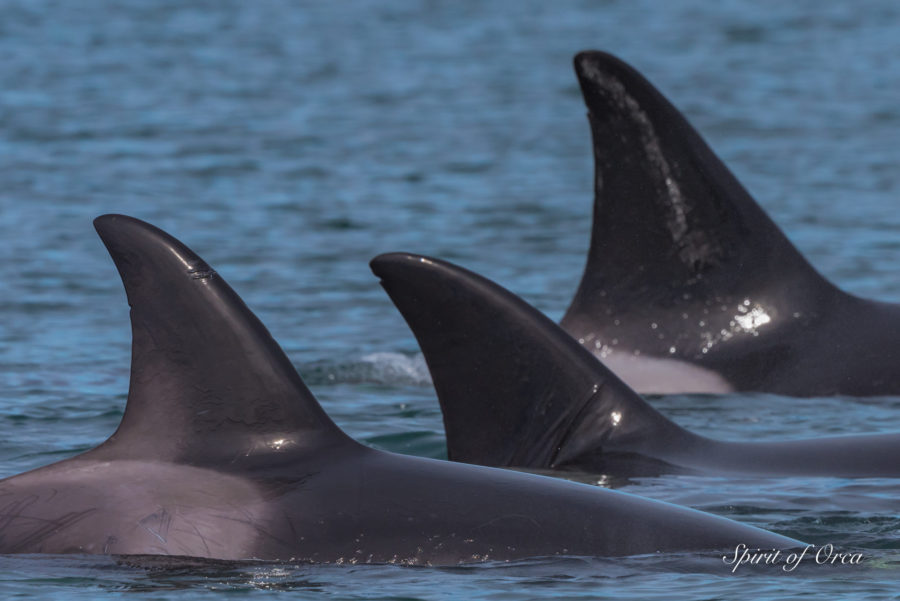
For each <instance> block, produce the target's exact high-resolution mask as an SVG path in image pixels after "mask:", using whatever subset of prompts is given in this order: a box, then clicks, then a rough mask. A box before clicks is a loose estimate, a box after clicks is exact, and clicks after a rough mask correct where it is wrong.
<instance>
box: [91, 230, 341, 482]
mask: <svg viewBox="0 0 900 601" xmlns="http://www.w3.org/2000/svg"><path fill="white" fill-rule="evenodd" d="M94 227H95V228H96V229H97V233H98V234H99V235H100V238H101V239H102V240H103V243H104V244H105V245H106V248H107V249H108V250H109V253H110V255H111V256H112V258H113V261H114V262H115V264H116V267H117V269H118V271H119V274H120V275H121V277H122V282H123V283H124V285H125V291H126V293H127V296H128V304H129V305H130V306H131V326H132V358H131V384H130V388H129V391H128V402H127V405H126V408H125V415H124V416H123V418H122V422H121V424H120V426H119V429H118V430H117V431H116V433H115V434H114V435H113V436H112V437H111V438H110V439H109V441H107V443H105V444H104V445H102V446H101V447H98V449H97V450H95V451H94V453H98V454H103V453H113V454H114V455H115V457H116V458H123V457H135V458H148V457H151V458H157V459H166V460H170V461H175V462H185V463H191V464H203V463H205V462H208V461H212V462H221V460H223V459H228V460H230V461H244V460H245V459H247V458H249V459H248V460H249V461H252V457H253V455H256V454H260V453H263V452H268V451H282V450H283V451H297V450H303V449H307V448H311V447H315V446H317V445H326V444H333V443H335V442H338V441H344V440H350V439H349V438H348V437H346V435H345V434H344V433H343V432H342V431H341V430H340V429H339V428H338V427H337V426H336V425H335V424H334V423H333V422H332V421H331V419H330V418H329V417H328V416H327V415H326V414H325V412H324V410H323V409H322V408H321V406H320V405H319V403H318V402H317V401H316V399H315V397H313V395H312V393H311V392H310V391H309V389H307V387H306V385H305V384H304V383H303V381H302V380H301V379H300V376H299V374H298V373H297V371H296V370H295V369H294V367H293V365H292V364H291V362H290V360H289V359H288V358H287V357H286V356H285V354H284V352H283V351H282V350H281V348H280V347H279V346H278V343H276V342H275V340H273V339H272V336H271V335H270V334H269V332H268V331H267V330H266V328H265V326H263V324H262V323H261V322H260V321H259V319H257V317H256V316H255V315H254V314H253V313H252V312H251V311H250V310H249V309H248V308H247V306H246V305H245V304H244V303H243V301H242V300H241V299H240V297H239V296H238V295H237V294H236V293H235V292H234V290H232V289H231V287H230V286H229V285H228V284H227V283H226V282H225V280H223V279H222V278H221V277H220V276H219V275H218V274H217V273H216V272H215V271H213V270H212V269H211V268H210V267H209V266H208V265H207V264H206V263H205V262H204V261H203V260H202V259H201V258H200V257H198V256H197V255H196V254H195V253H194V252H193V251H191V250H190V249H189V248H188V247H186V246H185V245H184V244H182V243H181V242H179V241H178V240H176V239H175V238H173V237H172V236H170V235H168V234H166V233H165V232H163V231H162V230H159V229H157V228H156V227H154V226H152V225H150V224H147V223H144V222H143V221H140V220H138V219H134V218H131V217H126V216H123V215H104V216H102V217H98V218H97V219H96V220H95V221H94Z"/></svg>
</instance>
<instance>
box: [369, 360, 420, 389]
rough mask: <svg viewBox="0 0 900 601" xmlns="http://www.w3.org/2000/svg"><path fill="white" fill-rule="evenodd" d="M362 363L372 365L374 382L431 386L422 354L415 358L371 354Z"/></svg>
mask: <svg viewBox="0 0 900 601" xmlns="http://www.w3.org/2000/svg"><path fill="white" fill-rule="evenodd" d="M362 361H364V362H365V363H369V364H371V365H372V367H373V370H374V373H373V374H372V377H373V379H374V380H376V381H378V382H383V383H386V384H387V383H390V384H418V385H423V386H424V385H428V384H431V374H430V373H429V372H428V366H427V365H426V364H425V357H424V356H423V355H422V353H417V354H415V355H413V356H409V355H403V354H401V353H388V352H383V353H370V354H368V355H365V356H363V357H362Z"/></svg>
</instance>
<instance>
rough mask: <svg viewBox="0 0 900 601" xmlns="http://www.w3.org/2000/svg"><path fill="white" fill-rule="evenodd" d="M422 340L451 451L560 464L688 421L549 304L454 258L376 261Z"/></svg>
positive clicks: (626, 447) (624, 447)
mask: <svg viewBox="0 0 900 601" xmlns="http://www.w3.org/2000/svg"><path fill="white" fill-rule="evenodd" d="M370 266H371V268H372V271H373V272H374V273H375V275H376V276H378V277H379V278H380V279H381V285H382V287H384V289H385V291H386V292H387V293H388V296H390V298H391V300H392V301H393V302H394V304H395V305H396V306H397V308H398V309H399V310H400V313H401V314H402V315H403V317H404V319H405V320H406V322H407V323H408V324H409V327H410V329H411V330H412V332H413V334H415V337H416V339H417V340H418V342H419V346H420V347H421V348H422V352H423V353H424V355H425V361H426V362H427V364H428V369H429V371H430V372H431V376H432V379H433V381H434V386H435V389H436V390H437V395H438V400H439V402H440V404H441V410H442V412H443V415H444V426H445V429H446V434H447V450H448V455H449V457H450V459H452V460H454V461H462V462H467V463H480V464H484V465H494V466H522V467H534V468H543V467H547V468H549V467H558V466H560V465H563V464H567V463H572V462H574V461H576V460H577V458H578V457H579V456H581V455H582V454H584V453H591V452H597V451H598V450H602V449H606V448H615V449H616V450H619V451H634V452H639V451H641V450H642V449H646V448H647V447H648V446H650V447H652V446H653V444H654V442H653V441H654V440H659V439H662V438H663V436H661V433H662V432H663V431H664V432H665V433H666V434H667V439H669V440H671V439H672V435H673V433H681V432H684V431H683V430H682V429H681V428H680V427H679V426H677V425H675V424H673V423H672V422H671V421H669V420H668V419H666V418H665V417H664V416H662V415H661V414H660V413H659V412H657V411H656V410H655V409H653V408H652V407H651V406H650V405H648V404H647V403H646V402H645V401H644V400H643V399H642V398H641V397H640V396H638V395H637V394H636V393H634V392H633V391H632V390H630V389H629V388H628V387H627V386H626V385H625V384H623V383H622V381H621V380H619V379H618V378H617V377H616V376H615V375H613V374H612V372H610V371H609V370H608V369H606V367H604V366H603V365H602V364H601V363H600V362H599V361H598V360H596V359H595V358H594V357H593V356H592V355H591V354H590V353H589V352H588V351H587V350H586V349H584V348H583V347H582V346H580V345H579V344H578V343H577V342H575V340H573V339H572V338H571V337H570V336H569V335H568V334H566V333H565V332H564V331H563V330H562V329H561V328H560V327H559V326H558V325H556V324H555V323H553V322H552V321H551V320H550V319H548V318H547V317H545V316H544V315H543V314H541V313H540V312H539V311H538V310H537V309H535V308H534V307H532V306H531V305H529V304H528V303H526V302H525V301H523V300H522V299H520V298H519V297H517V296H515V295H514V294H512V293H511V292H509V291H508V290H505V289H504V288H501V287H500V286H498V285H497V284H495V283H494V282H492V281H490V280H488V279H486V278H483V277H481V276H479V275H477V274H475V273H472V272H470V271H467V270H465V269H462V268H461V267H458V266H456V265H453V264H451V263H447V262H445V261H440V260H437V259H432V258H428V257H422V256H418V255H411V254H405V253H391V254H385V255H380V256H378V257H376V258H375V259H373V260H372V262H371V264H370Z"/></svg>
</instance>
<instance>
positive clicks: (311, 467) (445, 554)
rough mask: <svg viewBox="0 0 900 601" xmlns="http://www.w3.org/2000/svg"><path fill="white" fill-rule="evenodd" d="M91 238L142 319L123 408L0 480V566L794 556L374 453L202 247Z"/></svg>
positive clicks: (599, 494)
mask: <svg viewBox="0 0 900 601" xmlns="http://www.w3.org/2000/svg"><path fill="white" fill-rule="evenodd" d="M95 227H96V229H97V231H98V233H99V234H100V237H101V239H102V240H103V242H104V243H105V245H106V247H107V249H108V250H109V252H110V254H111V255H112V258H113V260H114V261H115V264H116V267H117V268H118V270H119V273H120V275H121V277H122V281H123V282H124V285H125V289H126V293H127V296H128V303H129V305H130V306H131V324H132V336H133V338H132V340H133V342H132V362H131V382H130V387H129V392H128V400H127V403H126V408H125V413H124V416H123V417H122V421H121V424H120V426H119V428H118V429H117V430H116V432H115V433H114V434H113V435H112V436H111V437H110V438H109V439H108V440H107V441H106V442H104V443H102V444H101V445H100V446H98V447H96V448H94V449H92V450H90V451H87V452H85V453H83V454H81V455H78V456H75V457H73V458H70V459H67V460H64V461H60V462H58V463H54V464H52V465H49V466H46V467H42V468H39V469H36V470H33V471H30V472H26V473H24V474H19V475H16V476H12V477H10V478H7V479H4V480H2V481H0V553H3V554H10V553H53V554H57V553H81V554H111V555H163V556H189V557H202V558H214V559H221V560H248V559H260V560H292V561H310V562H338V563H341V562H346V563H356V562H373V563H381V562H389V563H393V562H396V563H403V564H435V565H437V564H456V563H458V562H471V561H479V560H485V559H491V560H504V559H515V558H520V557H526V556H539V555H554V554H569V555H590V556H621V555H631V554H644V553H651V552H655V551H674V550H703V549H732V550H733V549H734V548H735V546H736V545H737V544H740V543H744V544H746V545H749V546H756V547H759V548H766V549H768V548H788V547H795V546H797V545H798V544H799V543H798V542H797V541H794V540H791V539H789V538H786V537H783V536H780V535H777V534H773V533H770V532H766V531H763V530H759V529H757V528H753V527H751V526H747V525H744V524H740V523H737V522H733V521H731V520H727V519H725V518H721V517H717V516H713V515H709V514H706V513H702V512H698V511H695V510H691V509H687V508H683V507H678V506H675V505H671V504H668V503H663V502H657V501H652V500H649V499H643V498H640V497H636V496H633V495H628V494H623V493H617V492H614V491H608V490H602V489H598V488H595V487H591V486H587V485H579V484H574V483H570V482H564V481H560V480H556V479H553V478H547V477H541V476H534V475H530V474H522V473H516V472H512V471H506V470H499V469H493V468H486V467H479V466H470V465H462V464H458V463H451V462H447V461H438V460H433V459H424V458H418V457H407V456H402V455H395V454H392V453H386V452H381V451H377V450H374V449H370V448H368V447H365V446H363V445H361V444H359V443H357V442H355V441H354V440H352V439H351V438H349V437H348V436H347V435H346V434H344V433H343V432H342V431H341V430H340V429H339V428H338V427H337V426H336V425H335V424H334V423H333V422H332V421H331V419H330V418H329V417H328V416H327V415H326V413H325V412H324V410H323V409H322V408H321V407H320V406H319V404H318V402H317V401H316V399H315V398H314V397H313V395H312V394H311V393H310V391H309V390H308V389H307V388H306V386H305V385H304V383H303V381H302V380H301V379H300V376H299V375H298V374H297V372H296V370H295V369H294V367H293V365H292V364H291V363H290V361H289V360H288V358H287V357H286V356H285V354H284V353H283V351H282V350H281V348H280V347H279V346H278V344H277V343H276V342H275V341H274V340H273V338H272V337H271V335H270V334H269V332H268V331H267V330H266V329H265V327H264V326H263V325H262V323H261V322H260V321H259V320H258V319H257V318H256V317H255V316H254V315H253V313H251V312H250V310H249V309H248V308H247V307H246V306H245V305H244V303H243V302H242V301H241V299H240V298H239V297H238V295H237V294H236V293H235V292H234V291H233V290H232V289H231V288H230V287H229V286H228V284H226V283H225V281H224V280H223V279H222V278H221V277H220V276H219V275H218V274H216V272H215V271H213V270H212V269H210V267H209V266H208V265H207V264H206V263H204V262H203V260H201V259H200V258H199V257H198V256H197V255H196V254H194V253H193V252H192V251H191V250H190V249H188V248H187V247H186V246H184V245H183V244H181V243H180V242H179V241H178V240H176V239H175V238H173V237H171V236H169V235H168V234H166V233H164V232H162V231H161V230H159V229H157V228H155V227H153V226H151V225H149V224H146V223H144V222H141V221H138V220H136V219H133V218H130V217H124V216H118V215H107V216H103V217H99V218H98V219H97V220H96V221H95Z"/></svg>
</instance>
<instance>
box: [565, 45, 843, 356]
mask: <svg viewBox="0 0 900 601" xmlns="http://www.w3.org/2000/svg"><path fill="white" fill-rule="evenodd" d="M574 63H575V71H576V74H577V76H578V81H579V83H580V85H581V90H582V93H583V95H584V100H585V104H586V105H587V108H588V118H589V121H590V125H591V131H592V135H593V148H594V160H595V198H594V220H593V229H592V233H591V246H590V250H589V252H588V258H587V265H586V267H585V271H584V276H583V278H582V280H581V284H580V286H579V289H578V292H577V294H576V295H575V298H574V300H573V301H572V304H571V306H570V307H569V309H568V311H567V312H566V315H565V317H564V318H563V320H562V324H563V327H565V328H566V329H567V330H568V331H570V332H572V333H573V334H576V335H577V336H578V337H582V336H583V334H585V333H587V332H589V331H590V329H591V328H590V325H591V324H596V323H597V322H598V321H602V325H603V327H602V328H600V329H602V330H604V332H603V334H605V337H606V338H607V339H612V338H615V339H617V340H618V341H620V343H621V344H628V343H629V342H634V343H636V342H637V341H638V340H640V339H641V338H642V337H645V336H646V337H647V340H645V341H643V342H642V343H641V344H640V346H638V345H636V344H635V345H634V346H632V347H631V348H640V349H642V350H643V351H646V352H647V354H652V355H663V356H666V357H669V356H670V353H671V354H672V355H674V358H690V359H699V358H701V353H705V352H706V351H705V350H704V345H706V350H710V345H711V344H713V343H714V342H716V341H720V339H721V336H722V335H723V334H722V333H723V332H724V333H725V334H724V335H725V336H727V337H731V336H732V335H735V336H739V335H743V334H747V335H754V336H755V335H756V332H755V328H742V327H741V323H742V322H741V318H740V314H739V313H736V311H743V308H742V307H740V306H739V305H743V307H744V308H747V312H752V311H757V315H760V316H763V315H764V317H761V318H760V319H759V320H756V321H752V320H748V321H746V323H756V324H759V322H764V323H765V324H767V325H766V327H767V328H769V329H772V328H775V327H779V326H780V325H783V324H785V323H787V322H790V321H791V320H792V319H795V318H803V319H808V318H809V317H810V314H812V313H815V311H816V305H817V303H819V302H820V301H821V299H823V298H827V295H828V294H829V293H833V292H835V291H836V290H837V289H836V288H834V287H833V286H832V285H831V284H829V283H828V282H827V281H826V280H825V279H824V278H822V277H821V276H820V275H819V274H818V273H817V272H816V271H815V270H814V269H813V268H812V267H811V266H810V265H809V263H808V262H807V261H806V259H804V257H803V256H802V255H801V254H800V253H799V252H798V251H797V249H796V248H794V246H793V245H792V244H791V243H790V242H789V241H788V239H787V238H786V237H785V236H784V234H783V233H782V232H781V230H780V229H779V228H778V227H777V226H776V225H775V224H774V223H773V222H772V220H771V219H769V217H768V216H767V215H766V214H765V212H764V211H763V210H762V209H761V208H760V207H759V205H757V203H756V202H755V201H754V200H753V198H752V197H751V196H750V195H749V194H748V192H747V191H746V190H745V189H744V188H743V186H741V184H740V183H739V182H738V181H737V179H736V178H735V177H734V175H732V173H731V172H730V171H729V170H728V168H727V167H726V166H725V165H724V164H723V163H722V162H721V161H720V160H719V159H718V157H716V155H715V154H714V153H713V152H712V150H711V149H710V148H709V146H708V145H707V144H706V142H704V140H703V139H702V138H701V137H700V135H699V134H698V133H697V132H696V131H695V130H694V128H693V127H691V125H690V124H689V123H688V121H687V120H686V119H685V118H684V116H683V115H681V113H680V112H679V111H678V110H677V109H675V107H673V106H672V104H670V103H669V101H668V100H666V98H665V97H664V96H663V95H662V94H661V93H660V92H659V91H658V90H657V89H656V88H654V87H653V86H652V85H651V84H650V83H649V82H648V81H647V80H646V79H644V77H642V76H641V75H640V74H639V73H638V72H637V71H636V70H635V69H633V68H632V67H630V66H629V65H627V64H625V63H624V62H623V61H621V60H619V59H617V58H616V57H614V56H612V55H609V54H606V53H604V52H598V51H588V52H581V53H579V54H578V55H576V56H575V59H574ZM704 312H705V313H704ZM720 313H721V315H720ZM704 315H705V316H704ZM736 316H737V317H738V319H737V321H735V317H736ZM682 320H688V321H689V322H690V324H692V326H693V328H694V330H696V331H693V330H692V331H690V333H689V334H686V333H685V332H686V330H685V325H684V323H683V322H682ZM614 323H617V324H618V325H620V326H621V328H620V329H619V330H615V329H614V327H613V324H614ZM651 324H655V325H657V326H658V327H659V330H658V331H654V332H652V333H650V332H649V328H650V325H651ZM698 324H699V325H698ZM760 325H761V324H760ZM632 326H633V328H632ZM703 327H705V328H706V332H701V331H699V330H700V329H702V328H703ZM629 328H631V329H629ZM635 328H638V329H639V330H640V331H637V330H636V329H635ZM644 330H648V331H647V332H645V331H644ZM751 330H753V331H751ZM761 331H762V330H760V332H761ZM707 333H708V334H709V335H708V336H707V335H706V334H707ZM647 334H652V335H651V336H647ZM695 334H696V335H695ZM670 349H674V350H670ZM703 358H704V359H706V357H703Z"/></svg>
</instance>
